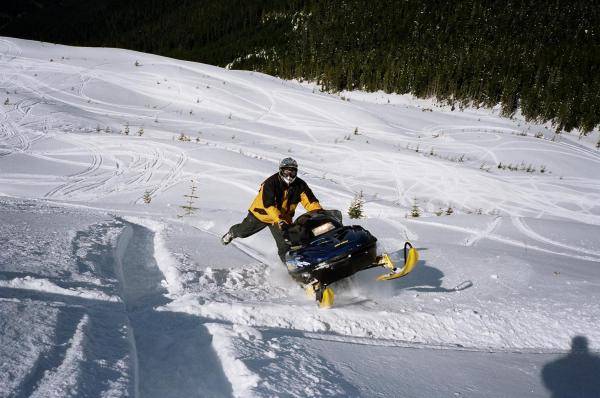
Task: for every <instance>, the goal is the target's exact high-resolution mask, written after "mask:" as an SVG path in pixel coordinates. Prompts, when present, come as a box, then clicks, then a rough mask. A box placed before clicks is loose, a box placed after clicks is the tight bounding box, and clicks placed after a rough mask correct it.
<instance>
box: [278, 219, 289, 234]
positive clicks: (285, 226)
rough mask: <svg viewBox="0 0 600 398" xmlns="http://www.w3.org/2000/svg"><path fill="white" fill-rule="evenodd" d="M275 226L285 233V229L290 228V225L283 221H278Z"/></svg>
mask: <svg viewBox="0 0 600 398" xmlns="http://www.w3.org/2000/svg"><path fill="white" fill-rule="evenodd" d="M277 226H278V227H279V229H280V230H282V231H287V229H288V228H289V227H290V224H288V223H287V221H285V220H280V221H279V222H278V223H277Z"/></svg>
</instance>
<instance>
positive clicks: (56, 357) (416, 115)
mask: <svg viewBox="0 0 600 398" xmlns="http://www.w3.org/2000/svg"><path fill="white" fill-rule="evenodd" d="M0 87H2V93H3V97H5V98H3V104H2V105H0V106H1V108H0V220H2V222H0V357H1V358H2V361H0V397H9V396H10V397H12V396H17V397H30V396H31V397H47V396H61V397H62V396H107V397H120V396H136V397H193V396H208V397H221V396H223V397H231V396H235V397H270V396H284V397H307V396H311V397H320V396H321V397H331V396H335V397H358V396H360V397H378V396H379V397H381V396H385V397H392V396H406V397H423V396H427V397H448V396H469V397H507V396H514V397H517V396H519V397H546V396H549V395H550V394H551V393H555V394H558V395H559V396H560V394H561V393H564V392H565V390H567V391H571V392H572V391H576V392H577V393H579V394H580V395H579V396H594V394H596V393H597V391H598V390H599V389H600V385H599V384H598V382H597V377H595V375H597V374H598V371H599V370H600V365H598V362H599V361H600V359H599V356H598V351H599V350H600V331H599V330H598V327H597V320H598V318H599V317H600V306H599V304H598V303H600V289H598V286H600V268H599V267H598V265H599V263H600V243H599V241H598V239H597V237H598V236H599V233H600V205H599V204H600V181H599V179H598V174H597V170H598V166H599V164H600V153H599V152H598V151H597V150H596V149H595V147H594V145H595V142H594V140H592V137H591V136H588V137H583V138H581V139H579V137H578V136H577V135H573V134H563V135H558V136H555V134H554V131H553V130H552V129H551V128H548V126H544V125H538V124H532V123H527V122H525V121H524V120H522V119H521V118H514V119H509V118H505V117H502V116H501V115H500V114H499V113H500V110H499V109H498V108H496V109H492V110H490V109H476V108H465V109H464V110H462V111H459V110H454V111H453V110H451V107H450V106H445V107H442V106H436V104H435V103H433V102H432V101H424V100H418V99H416V98H414V97H410V96H400V95H389V94H385V93H383V92H379V93H365V92H358V91H353V92H345V93H341V94H338V95H335V94H331V93H327V92H322V91H320V90H319V87H318V86H315V85H310V84H306V83H299V82H296V81H288V80H281V79H279V78H275V77H272V76H268V75H264V74H261V73H257V72H251V71H240V70H228V69H224V68H220V67H216V66H211V65H206V64H200V63H194V62H188V61H180V60H176V59H171V58H166V57H161V56H157V55H151V54H144V53H140V52H134V51H129V50H123V49H107V48H85V47H69V46H62V45H56V44H50V43H40V42H34V41H27V40H20V39H13V38H6V37H0ZM126 132H128V133H126ZM286 156H293V157H294V158H295V159H297V160H298V162H299V165H300V171H299V175H300V176H301V178H302V179H304V180H305V181H307V182H308V184H309V185H310V186H311V187H312V189H313V191H314V192H315V194H316V195H317V197H318V198H319V200H320V202H321V203H322V204H323V206H324V207H325V208H328V209H340V210H342V211H343V212H344V213H345V212H346V210H347V209H348V206H349V204H350V202H351V201H352V199H353V197H354V196H355V195H356V194H357V193H358V192H360V191H362V192H363V195H364V197H365V199H366V203H365V206H364V213H365V218H363V219H359V220H350V219H348V217H345V222H346V223H347V224H358V225H362V226H364V227H365V228H367V229H368V230H369V231H371V232H372V233H373V234H374V235H375V236H376V237H377V238H378V239H379V241H378V242H379V244H380V249H381V250H386V251H388V252H390V253H391V254H392V257H394V258H396V259H398V258H399V257H400V256H401V250H402V247H403V243H404V241H406V240H410V241H411V242H412V243H413V244H414V245H415V246H416V247H417V248H418V249H419V251H420V253H421V260H420V262H419V263H418V265H417V268H416V269H415V270H414V271H413V273H411V274H410V275H408V276H407V277H405V278H403V279H400V280H396V281H390V282H385V283H384V282H377V281H375V277H376V276H377V275H379V274H380V272H381V270H379V269H371V270H368V271H365V272H362V273H360V274H357V275H355V276H354V277H352V278H350V279H349V280H346V281H342V282H340V283H336V284H334V285H333V288H334V290H335V292H336V304H335V306H334V307H333V308H332V309H329V310H321V309H319V308H317V306H316V305H315V303H314V302H313V301H312V300H311V299H309V298H307V297H306V296H305V294H304V292H303V290H302V289H301V288H300V287H299V286H297V285H296V284H295V283H294V282H292V281H291V279H290V278H289V276H288V275H287V272H286V269H285V267H284V266H283V265H282V264H281V263H280V261H279V259H278V257H277V253H276V248H275V244H274V242H273V240H272V237H271V236H270V234H269V233H268V231H262V232H260V233H258V234H256V235H254V236H252V237H250V238H247V239H237V240H235V241H234V242H233V243H232V244H230V245H229V246H222V245H221V244H220V241H219V237H220V236H221V235H222V234H223V233H224V232H225V231H226V230H227V229H228V228H229V226H230V225H232V224H233V223H237V222H239V221H240V220H241V219H242V218H243V217H244V216H245V214H246V213H247V208H248V205H249V204H250V202H251V200H252V199H253V198H254V196H255V195H256V192H257V190H258V187H259V185H260V184H261V182H262V181H263V180H264V179H265V178H266V177H267V176H269V175H271V174H272V173H274V172H275V170H276V169H277V164H278V162H279V160H280V159H281V158H283V157H286ZM192 186H195V187H197V189H196V191H195V192H196V195H197V196H198V198H197V199H195V201H194V202H193V206H194V207H196V208H197V209H196V210H195V211H194V212H193V214H192V215H185V214H184V210H183V209H182V208H181V207H180V206H182V205H184V204H185V203H186V202H187V199H188V198H186V197H184V195H189V194H190V192H191V187H192ZM146 202H149V203H146ZM415 207H416V208H417V211H418V213H419V217H412V216H411V212H412V210H413V209H414V208H415ZM450 210H451V211H450ZM449 213H450V214H449Z"/></svg>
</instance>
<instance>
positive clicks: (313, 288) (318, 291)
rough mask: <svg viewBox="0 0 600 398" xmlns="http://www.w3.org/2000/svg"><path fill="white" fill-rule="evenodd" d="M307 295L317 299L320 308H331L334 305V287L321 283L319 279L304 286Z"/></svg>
mask: <svg viewBox="0 0 600 398" xmlns="http://www.w3.org/2000/svg"><path fill="white" fill-rule="evenodd" d="M304 291H305V292H306V295H307V296H308V297H310V298H312V299H314V300H316V301H317V303H318V304H319V307H320V308H331V307H332V306H333V300H334V296H335V295H334V293H333V289H332V288H330V287H327V286H323V285H321V283H319V281H316V280H315V281H313V282H311V283H308V284H306V285H305V286H304Z"/></svg>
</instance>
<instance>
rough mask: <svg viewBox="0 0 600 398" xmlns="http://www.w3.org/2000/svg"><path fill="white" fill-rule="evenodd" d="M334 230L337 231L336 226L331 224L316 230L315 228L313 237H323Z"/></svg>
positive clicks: (323, 225)
mask: <svg viewBox="0 0 600 398" xmlns="http://www.w3.org/2000/svg"><path fill="white" fill-rule="evenodd" d="M333 229H335V225H333V223H331V222H328V223H325V224H322V225H319V226H318V227H316V228H313V229H312V233H313V236H319V235H323V234H324V233H326V232H329V231H331V230H333Z"/></svg>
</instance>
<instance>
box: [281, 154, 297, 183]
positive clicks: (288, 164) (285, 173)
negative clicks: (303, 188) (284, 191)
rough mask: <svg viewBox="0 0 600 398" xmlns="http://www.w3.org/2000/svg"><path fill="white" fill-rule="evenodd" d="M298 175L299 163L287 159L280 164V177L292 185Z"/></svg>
mask: <svg viewBox="0 0 600 398" xmlns="http://www.w3.org/2000/svg"><path fill="white" fill-rule="evenodd" d="M297 175H298V162H296V161H295V160H294V159H292V158H285V159H282V160H281V162H279V177H280V178H281V179H282V180H283V181H284V182H285V183H286V184H287V185H290V184H291V183H292V182H294V180H295V179H296V176H297Z"/></svg>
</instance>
